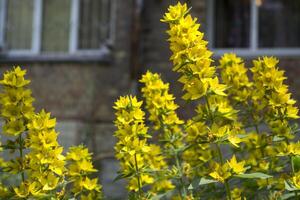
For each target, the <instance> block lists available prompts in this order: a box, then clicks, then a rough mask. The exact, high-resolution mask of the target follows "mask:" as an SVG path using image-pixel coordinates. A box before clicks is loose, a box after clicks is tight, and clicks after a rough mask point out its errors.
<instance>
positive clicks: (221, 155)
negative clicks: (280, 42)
mask: <svg viewBox="0 0 300 200" xmlns="http://www.w3.org/2000/svg"><path fill="white" fill-rule="evenodd" d="M161 21H162V22H165V23H167V24H168V25H169V30H168V31H167V34H168V35H169V39H168V41H169V42H170V49H171V51H172V56H171V61H172V63H173V71H175V72H177V73H179V75H180V78H179V82H180V83H182V87H183V91H184V95H183V96H182V98H183V99H184V100H186V101H187V102H191V101H193V105H196V107H195V115H194V116H193V117H191V118H189V119H186V120H181V119H180V118H179V117H178V115H177V113H176V110H177V108H179V106H178V105H177V104H176V103H175V97H174V96H173V95H172V94H170V93H169V84H168V83H164V82H163V81H162V80H161V76H160V75H158V74H156V73H151V72H149V71H148V72H147V73H146V74H145V75H143V76H142V78H141V80H140V82H141V83H143V87H142V89H141V93H142V97H143V98H144V99H145V108H146V110H147V111H148V114H149V117H148V120H149V122H150V125H149V127H150V129H149V130H148V128H146V127H145V125H144V123H145V122H144V121H145V113H144V112H143V111H142V110H141V105H142V103H141V102H138V101H137V100H136V98H135V97H131V96H127V97H121V98H120V99H119V100H118V101H117V102H116V106H115V108H116V109H117V113H116V121H115V124H116V126H117V128H118V130H117V131H116V134H115V135H116V137H117V138H118V139H119V142H118V143H117V145H116V151H117V152H116V157H117V158H118V159H119V160H121V172H120V173H121V175H122V177H121V178H127V177H130V179H129V181H130V182H131V181H132V178H133V177H135V180H136V181H137V182H138V181H140V183H141V184H140V188H138V189H135V190H133V191H135V192H136V193H135V194H136V196H135V197H136V198H137V199H145V198H146V197H150V196H151V197H152V196H153V195H156V194H157V196H156V198H162V197H163V198H166V199H225V198H226V199H229V200H233V199H234V200H242V199H287V198H294V199H299V194H300V193H299V192H300V155H299V154H300V143H299V142H297V141H296V139H297V138H296V137H295V134H296V133H297V132H298V130H297V126H296V125H295V123H293V120H295V119H298V109H297V108H296V106H295V103H296V102H295V100H293V99H292V98H291V93H289V91H288V86H287V85H286V84H285V83H284V80H285V79H286V77H284V72H283V71H282V70H280V69H279V68H278V67H277V64H278V60H277V59H276V58H274V57H261V58H258V59H257V60H254V61H253V67H251V68H250V70H248V68H247V67H246V66H245V64H244V62H243V60H242V59H241V58H240V57H237V56H236V55H235V54H233V53H229V54H225V55H224V56H222V57H221V58H220V60H219V64H218V67H215V66H213V65H212V63H213V59H212V57H211V56H212V52H211V51H209V50H208V49H207V42H206V41H205V40H203V33H201V32H200V31H199V27H200V25H199V24H198V23H197V19H195V18H193V17H192V16H191V15H190V14H189V9H188V7H187V5H186V4H181V3H178V4H177V5H174V6H170V7H169V9H168V12H167V13H166V14H165V15H164V17H163V19H162V20H161ZM218 74H219V75H220V76H218ZM151 125H152V126H151ZM150 130H151V131H153V134H155V135H158V138H159V140H158V141H155V140H154V141H153V143H155V144H154V145H155V148H154V146H151V144H149V142H150V140H146V138H150V137H151V136H150V135H149V134H148V132H149V131H150ZM133 141H136V143H137V144H139V145H137V146H138V147H135V146H136V145H134V144H133ZM141 141H143V142H141ZM156 148H157V149H159V148H160V149H162V150H163V151H159V153H158V154H159V155H160V156H161V158H165V159H162V160H166V162H164V166H163V167H161V168H160V169H159V171H160V172H162V173H163V174H166V175H167V176H164V180H165V181H168V182H169V183H172V185H173V187H172V188H171V187H170V188H169V189H168V190H165V191H161V192H160V193H151V192H152V191H151V189H150V188H151V186H153V185H154V184H155V183H156V181H155V179H157V177H160V176H159V175H157V171H155V170H153V169H151V168H149V166H150V164H149V160H151V159H149V158H150V157H149V152H153V151H155V149H156ZM130 153H131V154H130ZM152 156H154V154H152ZM135 157H136V158H138V159H136V161H135V162H134V161H133V159H134V158H135ZM126 162H128V163H127V164H126ZM135 163H138V165H137V167H136V168H135V169H134V164H135ZM124 165H126V167H124ZM130 168H131V169H133V170H131V171H130V170H128V169H130ZM140 169H142V170H141V171H142V172H141V171H140ZM157 169H158V168H157ZM130 172H131V173H130ZM132 174H134V175H132ZM143 174H147V176H148V177H151V179H152V180H151V181H148V182H147V184H146V182H145V181H144V182H145V183H144V182H143V181H141V178H139V177H138V175H140V176H142V175H143ZM198 180H200V182H199V181H198ZM145 185H150V187H144V186H145ZM129 188H130V185H129ZM131 189H132V188H131ZM298 193H299V194H298ZM149 194H151V195H149ZM225 196H226V197H225Z"/></svg>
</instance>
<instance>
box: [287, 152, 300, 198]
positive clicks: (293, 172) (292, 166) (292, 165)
mask: <svg viewBox="0 0 300 200" xmlns="http://www.w3.org/2000/svg"><path fill="white" fill-rule="evenodd" d="M289 158H290V164H291V168H292V174H293V176H295V166H294V163H293V157H292V156H289ZM295 196H296V197H297V199H298V192H297V190H295Z"/></svg>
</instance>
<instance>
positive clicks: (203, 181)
mask: <svg viewBox="0 0 300 200" xmlns="http://www.w3.org/2000/svg"><path fill="white" fill-rule="evenodd" d="M217 182H218V181H216V180H212V179H206V178H201V179H200V182H199V185H206V184H210V183H217Z"/></svg>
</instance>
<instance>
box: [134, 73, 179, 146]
mask: <svg viewBox="0 0 300 200" xmlns="http://www.w3.org/2000/svg"><path fill="white" fill-rule="evenodd" d="M140 82H141V83H143V84H144V85H145V86H144V87H143V88H142V90H141V91H142V93H143V97H144V98H145V101H146V108H147V110H148V112H149V114H150V116H149V118H148V119H149V121H151V122H153V123H154V127H153V128H154V129H155V130H162V131H163V138H162V140H164V141H165V142H166V143H171V144H172V145H176V146H180V141H181V138H182V131H181V129H180V125H181V124H183V123H184V122H183V121H182V120H180V119H179V117H178V116H177V113H176V112H175V111H176V109H177V108H178V105H177V104H176V103H175V102H174V99H175V98H174V96H173V95H172V94H169V84H166V83H164V82H163V81H162V80H161V78H160V75H159V74H156V73H155V74H154V73H151V72H149V71H148V72H147V73H146V74H145V75H143V77H142V79H141V80H140Z"/></svg>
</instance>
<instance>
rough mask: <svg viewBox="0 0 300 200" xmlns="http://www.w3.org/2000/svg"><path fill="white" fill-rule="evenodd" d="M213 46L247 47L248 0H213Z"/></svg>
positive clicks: (248, 31)
mask: <svg viewBox="0 0 300 200" xmlns="http://www.w3.org/2000/svg"><path fill="white" fill-rule="evenodd" d="M214 12H215V14H214V15H215V16H214V25H215V27H214V41H215V44H214V46H215V47H217V48H228V47H239V48H242V47H249V34H250V0H238V1H237V0H215V11H214Z"/></svg>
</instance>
